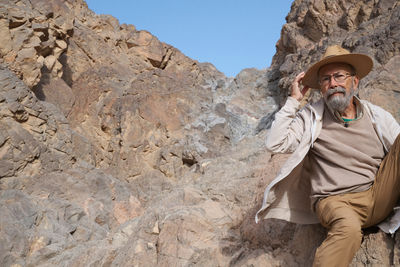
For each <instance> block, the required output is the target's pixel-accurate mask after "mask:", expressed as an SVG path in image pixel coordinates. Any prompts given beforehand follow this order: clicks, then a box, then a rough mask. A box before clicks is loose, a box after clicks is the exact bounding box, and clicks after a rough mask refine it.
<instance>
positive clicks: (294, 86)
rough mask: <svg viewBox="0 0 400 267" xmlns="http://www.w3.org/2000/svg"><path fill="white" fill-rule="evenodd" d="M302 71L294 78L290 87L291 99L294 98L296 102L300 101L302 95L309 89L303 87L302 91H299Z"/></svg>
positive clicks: (302, 75)
mask: <svg viewBox="0 0 400 267" xmlns="http://www.w3.org/2000/svg"><path fill="white" fill-rule="evenodd" d="M304 74H305V73H304V71H302V72H300V73H299V74H297V76H296V78H294V81H293V83H292V86H291V88H290V89H291V94H290V95H291V97H294V98H296V99H297V101H301V100H302V99H303V97H304V95H305V94H306V93H307V91H308V89H310V87H308V86H304V87H303V89H301V90H300V87H301V86H302V85H301V80H302V79H303V77H304Z"/></svg>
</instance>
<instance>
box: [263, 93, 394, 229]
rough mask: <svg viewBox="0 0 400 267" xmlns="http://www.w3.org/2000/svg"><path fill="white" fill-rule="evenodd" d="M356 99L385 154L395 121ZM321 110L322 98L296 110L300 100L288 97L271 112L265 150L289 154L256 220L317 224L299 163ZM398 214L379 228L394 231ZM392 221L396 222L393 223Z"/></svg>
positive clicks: (317, 127) (316, 128)
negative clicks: (363, 109) (270, 124)
mask: <svg viewBox="0 0 400 267" xmlns="http://www.w3.org/2000/svg"><path fill="white" fill-rule="evenodd" d="M360 101H361V103H362V104H363V106H364V108H365V111H366V112H365V113H366V114H367V115H369V116H370V118H371V121H372V124H373V126H374V129H375V131H376V132H377V134H378V136H379V138H380V140H381V142H382V144H383V146H384V149H385V153H387V152H388V151H389V149H390V147H391V145H392V144H393V142H394V141H395V139H396V137H397V136H398V135H399V133H400V126H399V124H398V123H397V121H396V120H395V119H394V118H393V116H392V115H391V114H390V113H389V112H387V111H385V110H384V109H382V108H380V107H378V106H375V105H373V104H371V103H370V102H368V101H365V100H360ZM323 112H324V102H323V101H322V100H320V101H318V102H316V103H313V104H307V105H306V106H305V107H303V108H302V109H300V102H298V101H297V100H296V99H295V98H293V97H288V99H287V100H286V103H285V105H284V106H283V107H282V108H281V110H280V111H278V112H277V113H276V114H275V120H274V122H273V124H272V127H271V130H270V132H269V134H268V137H267V140H266V145H267V149H268V150H270V151H271V152H272V153H292V155H290V157H289V158H288V160H287V161H286V162H285V163H284V165H283V166H282V168H281V169H280V171H279V172H278V174H277V176H276V178H275V179H274V180H273V181H272V182H271V183H270V184H269V185H268V186H267V188H266V189H265V192H264V199H263V203H262V207H261V209H260V210H259V211H258V212H257V214H256V222H258V221H259V218H264V219H267V218H277V219H282V220H286V221H289V222H294V223H300V224H312V223H318V219H317V217H316V215H315V214H314V213H313V212H312V210H311V202H310V201H311V199H310V188H311V187H310V180H309V179H308V172H307V168H303V165H304V162H305V161H306V160H307V159H308V157H307V154H308V151H309V150H310V148H311V147H312V146H313V143H314V141H315V140H316V139H317V138H318V135H319V134H320V132H321V129H322V114H323ZM399 211H400V210H399ZM398 215H399V216H398V217H399V223H397V221H396V222H387V224H388V225H387V227H386V228H384V227H383V228H382V227H381V228H382V229H383V230H384V231H386V232H394V231H395V230H396V229H397V228H398V226H399V225H400V212H399V214H398ZM393 223H394V224H396V225H395V226H393ZM394 227H397V228H396V229H394ZM393 229H394V230H393Z"/></svg>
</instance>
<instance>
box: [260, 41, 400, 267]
mask: <svg viewBox="0 0 400 267" xmlns="http://www.w3.org/2000/svg"><path fill="white" fill-rule="evenodd" d="M372 67H373V62H372V59H371V58H370V57H369V56H367V55H364V54H354V53H350V52H349V51H347V50H346V49H344V48H342V47H340V46H337V45H335V46H330V47H328V48H327V50H326V52H325V54H324V55H323V57H322V58H321V60H320V61H318V62H317V63H315V64H314V65H312V66H311V67H310V68H309V69H308V70H307V72H305V73H304V72H302V73H300V74H298V75H297V76H296V78H295V79H294V81H293V83H292V87H291V95H290V96H289V97H288V99H287V101H286V103H285V105H284V106H283V107H282V108H281V110H280V111H279V112H277V113H276V115H275V121H274V122H273V124H272V126H271V130H270V132H269V134H268V137H267V141H266V144H267V148H268V149H269V150H270V151H271V152H273V153H292V154H291V156H290V157H289V158H288V160H287V161H286V162H285V164H284V165H283V166H282V168H281V170H280V171H279V173H278V174H277V177H276V178H275V179H274V180H273V181H272V182H271V183H270V184H269V185H268V186H267V188H266V189H265V193H264V200H263V205H262V208H261V209H260V210H259V211H258V212H257V215H256V221H258V220H259V218H260V217H261V218H264V219H268V218H278V219H283V220H287V221H291V222H295V223H304V224H308V223H318V222H319V223H321V224H322V225H323V226H324V227H325V228H327V230H328V233H327V237H326V239H325V240H324V241H323V243H322V244H321V246H320V247H319V248H318V249H317V251H316V254H315V258H314V266H348V265H349V264H350V262H351V261H352V259H353V257H354V254H355V253H356V252H357V250H358V249H359V247H360V246H361V241H362V229H364V228H367V227H370V226H373V225H376V224H379V223H381V222H382V221H384V220H385V219H386V218H387V217H388V216H389V215H390V214H391V213H392V211H393V208H394V207H395V205H396V203H397V201H398V199H399V196H400V126H399V124H398V123H397V121H396V120H395V119H394V118H393V116H392V115H391V114H390V113H388V112H387V111H385V110H383V109H382V108H380V107H378V106H375V105H373V104H371V103H370V102H368V101H365V100H361V99H359V98H358V97H357V91H358V85H359V80H360V79H362V78H363V77H365V76H366V75H367V74H368V73H369V72H370V71H371V69H372ZM310 87H311V88H317V89H319V90H320V92H321V94H322V99H321V100H320V101H319V102H316V103H309V104H307V105H306V106H305V107H303V108H300V101H301V100H302V99H303V96H304V94H305V93H306V92H307V90H308V89H309V88H310ZM392 225H393V224H392ZM394 225H395V226H394V229H389V231H395V230H396V229H397V228H398V227H399V225H400V222H395V224H394ZM381 228H382V227H381ZM382 229H383V228H382ZM384 230H385V229H384ZM386 230H387V229H386Z"/></svg>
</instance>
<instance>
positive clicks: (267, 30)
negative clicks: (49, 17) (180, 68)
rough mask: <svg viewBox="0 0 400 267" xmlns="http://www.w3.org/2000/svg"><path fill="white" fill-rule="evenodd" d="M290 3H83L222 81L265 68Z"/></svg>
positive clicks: (146, 0) (236, 0)
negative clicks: (208, 67) (213, 71)
mask: <svg viewBox="0 0 400 267" xmlns="http://www.w3.org/2000/svg"><path fill="white" fill-rule="evenodd" d="M292 1H293V0H276V1H272V0H247V1H245V0H130V1H129V0H86V2H87V4H88V6H89V8H90V9H92V10H93V11H94V12H96V13H97V14H109V15H112V16H114V17H116V18H117V19H118V20H119V22H120V23H127V24H133V25H135V27H136V29H137V30H147V31H149V32H150V33H152V34H153V35H155V36H156V37H157V38H158V39H159V40H160V41H162V42H165V43H168V44H170V45H172V46H174V47H176V48H178V49H179V50H180V51H181V52H183V53H184V54H185V55H187V56H189V57H190V58H193V59H196V60H198V61H200V62H210V63H212V64H214V66H216V67H217V69H218V70H220V71H222V72H224V73H225V74H226V75H227V76H231V77H233V76H236V74H238V73H239V72H240V71H241V70H242V69H244V68H252V67H254V68H258V69H264V68H267V67H269V65H270V64H271V59H272V56H273V55H274V54H275V51H276V49H275V44H276V42H277V41H278V39H279V37H280V31H281V28H282V25H283V24H284V23H285V17H286V15H287V14H288V13H289V11H290V5H291V3H292Z"/></svg>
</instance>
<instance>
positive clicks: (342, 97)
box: [319, 63, 358, 113]
mask: <svg viewBox="0 0 400 267" xmlns="http://www.w3.org/2000/svg"><path fill="white" fill-rule="evenodd" d="M319 83H320V86H321V93H322V96H323V98H324V101H325V103H326V104H327V106H328V107H329V108H330V109H331V110H332V111H338V112H339V113H342V112H343V111H344V110H345V109H346V108H347V107H348V106H349V105H350V104H351V103H352V100H353V96H354V95H355V93H356V89H357V86H358V78H357V77H356V76H353V70H352V68H351V67H350V66H349V65H347V64H341V63H332V64H328V65H325V66H323V67H322V68H320V70H319Z"/></svg>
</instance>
